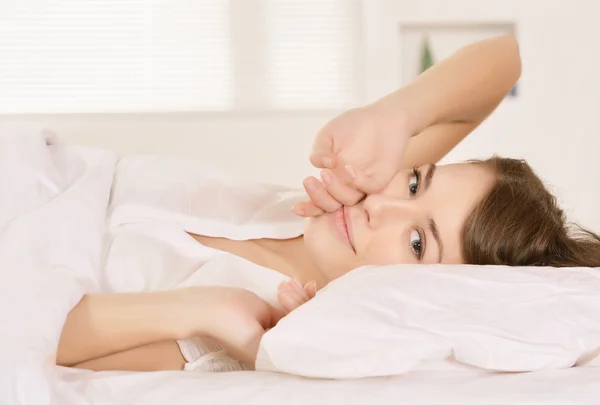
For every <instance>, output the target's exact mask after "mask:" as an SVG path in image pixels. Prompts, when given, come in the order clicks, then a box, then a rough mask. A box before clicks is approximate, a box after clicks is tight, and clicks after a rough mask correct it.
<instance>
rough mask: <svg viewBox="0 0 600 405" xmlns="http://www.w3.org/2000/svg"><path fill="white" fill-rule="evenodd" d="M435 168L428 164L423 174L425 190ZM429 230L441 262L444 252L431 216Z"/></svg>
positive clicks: (428, 185)
mask: <svg viewBox="0 0 600 405" xmlns="http://www.w3.org/2000/svg"><path fill="white" fill-rule="evenodd" d="M436 168H437V166H436V165H434V164H431V165H429V166H428V169H427V173H426V174H425V179H424V180H423V185H424V187H425V190H426V191H427V190H428V189H429V187H430V186H431V181H432V179H433V174H434V173H435V169H436ZM429 231H430V232H431V234H432V235H433V239H435V242H436V243H437V245H438V263H441V262H442V256H443V254H444V244H443V243H442V239H441V238H440V231H439V229H438V227H437V224H436V223H435V220H434V219H433V218H429Z"/></svg>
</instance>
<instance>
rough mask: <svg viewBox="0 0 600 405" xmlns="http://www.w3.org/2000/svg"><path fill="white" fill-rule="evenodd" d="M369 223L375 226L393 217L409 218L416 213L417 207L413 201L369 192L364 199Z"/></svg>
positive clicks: (399, 218) (394, 218)
mask: <svg viewBox="0 0 600 405" xmlns="http://www.w3.org/2000/svg"><path fill="white" fill-rule="evenodd" d="M364 208H365V211H366V212H367V216H368V219H369V224H370V225H371V226H372V227H374V228H377V227H379V226H380V225H381V224H383V223H385V222H387V221H389V220H391V219H393V220H394V221H398V220H401V219H406V220H409V219H410V218H412V217H413V216H415V215H417V214H418V211H419V207H418V205H417V204H416V202H415V201H412V200H406V199H400V198H392V197H387V196H384V195H381V194H371V195H369V196H368V197H367V198H365V201H364Z"/></svg>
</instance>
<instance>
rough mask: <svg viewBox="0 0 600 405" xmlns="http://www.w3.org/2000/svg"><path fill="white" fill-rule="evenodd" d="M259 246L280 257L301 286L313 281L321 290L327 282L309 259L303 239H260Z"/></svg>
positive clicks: (300, 237) (301, 237)
mask: <svg viewBox="0 0 600 405" xmlns="http://www.w3.org/2000/svg"><path fill="white" fill-rule="evenodd" d="M261 244H262V245H263V246H264V247H265V248H267V249H269V250H271V251H272V252H274V253H276V254H278V255H279V256H280V257H282V258H283V259H284V260H285V261H286V262H287V263H288V264H289V265H290V267H291V272H293V274H288V275H289V276H290V277H295V278H297V279H298V281H300V282H301V283H302V284H305V283H308V282H309V281H315V282H316V283H317V287H318V288H319V289H321V288H323V287H324V286H325V285H326V284H327V283H328V282H329V280H328V279H327V278H326V277H325V275H324V274H323V272H322V271H321V270H320V269H319V268H318V267H317V266H316V265H315V263H314V262H313V261H312V260H311V259H310V257H311V256H310V255H309V254H308V251H307V249H306V245H305V244H304V237H303V236H299V237H297V238H294V239H286V240H276V239H262V240H261Z"/></svg>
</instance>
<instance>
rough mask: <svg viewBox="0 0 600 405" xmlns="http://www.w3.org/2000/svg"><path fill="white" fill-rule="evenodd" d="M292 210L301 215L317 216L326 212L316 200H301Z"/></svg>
mask: <svg viewBox="0 0 600 405" xmlns="http://www.w3.org/2000/svg"><path fill="white" fill-rule="evenodd" d="M292 212H293V213H294V214H296V215H298V216H300V217H307V218H310V217H317V216H319V215H322V214H324V213H325V211H323V210H322V209H321V208H319V207H317V206H316V205H315V203H314V202H312V201H310V200H308V201H301V202H299V203H296V204H295V205H294V206H293V207H292Z"/></svg>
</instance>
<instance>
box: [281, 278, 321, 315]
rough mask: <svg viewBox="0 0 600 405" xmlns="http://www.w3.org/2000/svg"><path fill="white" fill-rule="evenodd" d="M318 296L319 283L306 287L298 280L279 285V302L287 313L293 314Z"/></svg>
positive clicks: (312, 282) (311, 283)
mask: <svg viewBox="0 0 600 405" xmlns="http://www.w3.org/2000/svg"><path fill="white" fill-rule="evenodd" d="M316 295H317V283H315V282H314V281H311V282H309V283H306V284H305V285H304V286H303V285H302V284H300V282H299V281H298V280H296V279H292V280H289V281H284V282H283V283H281V284H279V291H278V292H277V300H278V301H279V304H281V306H282V307H283V309H284V310H285V311H286V313H290V312H292V311H293V310H294V309H296V308H298V307H299V306H301V305H303V304H305V303H307V302H308V301H310V300H311V299H313V298H314V297H315V296H316Z"/></svg>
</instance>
